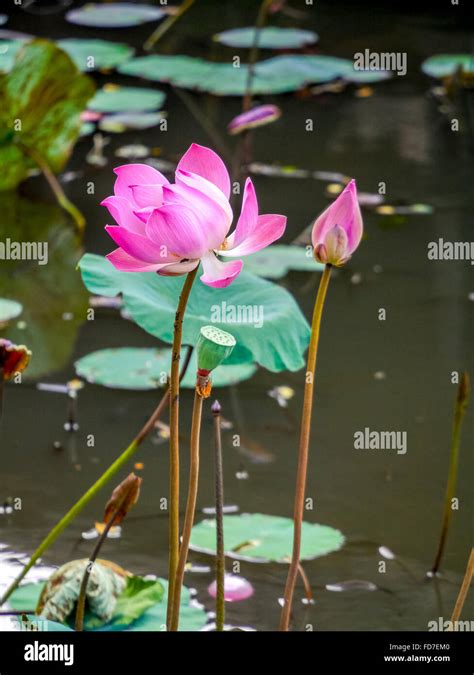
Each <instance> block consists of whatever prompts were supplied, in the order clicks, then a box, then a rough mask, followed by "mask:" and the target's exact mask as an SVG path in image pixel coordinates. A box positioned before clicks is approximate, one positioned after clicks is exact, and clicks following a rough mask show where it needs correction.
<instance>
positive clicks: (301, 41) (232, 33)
mask: <svg viewBox="0 0 474 675" xmlns="http://www.w3.org/2000/svg"><path fill="white" fill-rule="evenodd" d="M256 30H257V29H255V28H253V27H252V28H233V29H231V30H226V31H224V32H222V33H218V34H217V35H214V40H216V42H221V43H222V44H224V45H227V46H228V47H242V48H245V49H250V48H251V47H252V46H253V44H254V42H255V33H256ZM318 39H319V36H318V35H317V34H316V33H314V32H313V31H311V30H300V29H298V28H278V27H276V26H270V27H268V28H262V29H261V30H260V32H259V34H258V46H259V48H260V49H299V48H301V47H305V46H306V45H310V44H313V43H314V42H317V40H318Z"/></svg>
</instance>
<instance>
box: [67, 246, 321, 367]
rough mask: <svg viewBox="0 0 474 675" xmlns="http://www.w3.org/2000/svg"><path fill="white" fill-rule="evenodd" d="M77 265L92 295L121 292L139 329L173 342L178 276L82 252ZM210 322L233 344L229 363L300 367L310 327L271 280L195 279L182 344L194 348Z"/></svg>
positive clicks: (241, 276) (243, 277) (245, 275)
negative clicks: (219, 284)
mask: <svg viewBox="0 0 474 675" xmlns="http://www.w3.org/2000/svg"><path fill="white" fill-rule="evenodd" d="M79 267H80V269H81V272H82V278H83V281H84V283H85V285H86V287H87V288H88V290H89V291H90V292H91V293H95V294H96V295H105V296H108V297H115V296H116V295H119V294H122V298H123V303H124V308H125V309H126V311H127V312H128V314H129V315H130V316H131V317H132V319H133V320H134V321H135V322H136V323H137V324H138V325H139V326H140V327H141V328H143V329H144V330H146V331H147V332H148V333H151V335H154V336H155V337H157V338H159V339H160V340H163V341H164V342H167V343H169V344H170V343H171V342H172V340H173V323H174V316H175V312H176V307H177V302H178V296H179V294H180V292H181V289H182V286H183V283H184V278H183V277H182V276H180V277H160V276H158V275H157V274H154V273H150V272H140V273H138V272H136V273H133V274H131V273H128V272H119V271H118V270H116V269H115V268H114V267H113V265H112V264H111V263H110V262H109V261H108V260H107V259H106V258H103V257H101V256H98V255H92V254H86V255H85V256H84V257H83V258H82V260H81V262H80V264H79ZM210 323H212V324H214V325H215V326H216V327H218V328H221V329H222V330H225V331H228V332H230V333H232V335H233V336H234V337H235V339H236V340H237V345H236V347H235V349H234V351H233V352H232V354H231V356H230V358H229V361H228V363H229V364H231V363H233V364H235V363H239V364H240V363H251V362H255V363H258V364H260V365H262V366H264V367H265V368H267V369H268V370H272V371H275V372H278V371H281V370H298V369H299V368H302V367H303V366H304V352H305V350H306V347H307V345H308V341H309V326H308V324H307V322H306V319H305V318H304V316H303V314H302V313H301V310H300V309H299V307H298V305H297V304H296V302H295V300H294V298H293V297H292V296H291V295H290V293H288V291H286V290H285V289H284V288H281V287H280V286H277V285H276V284H273V283H271V282H270V281H266V280H264V279H261V278H260V277H257V276H255V275H253V274H250V273H249V272H241V274H239V276H238V277H237V278H236V279H235V281H233V283H232V284H230V286H228V287H227V288H210V287H209V286H206V285H205V284H203V283H201V282H200V281H199V279H197V280H196V282H195V283H194V285H193V288H192V291H191V295H190V298H189V302H188V307H187V310H186V316H185V320H184V326H183V344H188V345H195V344H196V341H197V338H198V336H199V331H200V329H201V327H202V326H203V325H206V324H210ZM259 326H260V327H259Z"/></svg>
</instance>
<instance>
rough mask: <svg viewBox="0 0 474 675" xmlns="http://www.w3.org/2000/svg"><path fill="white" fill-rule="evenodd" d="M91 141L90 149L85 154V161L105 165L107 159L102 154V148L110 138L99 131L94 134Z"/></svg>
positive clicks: (95, 164) (107, 161)
mask: <svg viewBox="0 0 474 675" xmlns="http://www.w3.org/2000/svg"><path fill="white" fill-rule="evenodd" d="M92 143H93V146H92V149H91V150H89V152H88V153H87V155H86V162H87V163H88V164H91V165H92V166H99V167H102V166H107V164H108V163H109V160H108V159H107V157H105V155H104V149H105V147H106V146H107V145H108V144H109V143H110V138H108V137H107V136H104V135H103V134H100V133H98V134H94V135H93V136H92Z"/></svg>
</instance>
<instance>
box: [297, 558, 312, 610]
mask: <svg viewBox="0 0 474 675" xmlns="http://www.w3.org/2000/svg"><path fill="white" fill-rule="evenodd" d="M298 574H299V575H300V577H301V581H302V582H303V586H304V592H305V595H306V600H307V601H308V602H310V603H311V602H313V600H314V595H313V589H312V588H311V584H310V583H309V579H308V577H307V575H306V572H305V571H304V569H303V565H302V564H301V563H300V562H298Z"/></svg>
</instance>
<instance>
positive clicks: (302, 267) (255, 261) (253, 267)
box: [245, 244, 324, 279]
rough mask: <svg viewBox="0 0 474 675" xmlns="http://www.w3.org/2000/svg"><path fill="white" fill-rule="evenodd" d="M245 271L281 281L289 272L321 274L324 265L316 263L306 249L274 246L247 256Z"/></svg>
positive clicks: (280, 245)
mask: <svg viewBox="0 0 474 675" xmlns="http://www.w3.org/2000/svg"><path fill="white" fill-rule="evenodd" d="M245 269H246V270H247V271H248V272H252V273H253V274H257V275H258V276H261V277H266V278H267V279H281V278H282V277H284V276H285V275H286V274H287V273H288V272H289V271H290V270H297V271H299V272H322V271H323V269H324V265H322V264H321V263H318V262H316V261H315V259H314V258H313V255H312V253H309V254H308V250H307V249H306V248H301V247H300V246H284V245H282V244H274V245H273V246H268V248H264V249H263V250H262V251H257V253H252V255H249V256H247V257H246V258H245Z"/></svg>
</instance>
